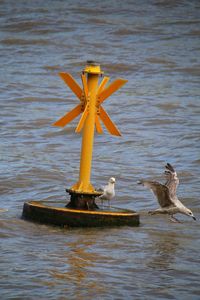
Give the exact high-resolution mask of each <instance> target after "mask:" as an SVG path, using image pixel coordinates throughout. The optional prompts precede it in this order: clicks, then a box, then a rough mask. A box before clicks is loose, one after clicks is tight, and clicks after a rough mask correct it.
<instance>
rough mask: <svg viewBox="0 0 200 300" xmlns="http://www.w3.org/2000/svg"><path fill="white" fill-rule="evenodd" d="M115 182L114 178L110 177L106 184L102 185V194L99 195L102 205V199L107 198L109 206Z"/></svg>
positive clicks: (113, 193)
mask: <svg viewBox="0 0 200 300" xmlns="http://www.w3.org/2000/svg"><path fill="white" fill-rule="evenodd" d="M115 182H116V180H115V178H114V177H111V178H110V179H109V181H108V184H107V185H106V186H104V188H103V190H102V191H103V194H102V195H101V196H99V199H101V203H102V206H103V201H104V200H107V201H108V203H109V206H110V201H111V199H112V198H113V197H114V196H115Z"/></svg>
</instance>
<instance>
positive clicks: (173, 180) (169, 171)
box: [138, 163, 196, 222]
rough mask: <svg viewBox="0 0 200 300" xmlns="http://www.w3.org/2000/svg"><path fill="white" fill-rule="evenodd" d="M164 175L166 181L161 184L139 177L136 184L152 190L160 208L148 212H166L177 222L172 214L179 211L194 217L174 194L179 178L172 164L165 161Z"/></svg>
mask: <svg viewBox="0 0 200 300" xmlns="http://www.w3.org/2000/svg"><path fill="white" fill-rule="evenodd" d="M165 169H166V170H165V175H166V178H167V181H166V183H165V184H161V183H159V182H157V181H150V180H144V179H141V180H140V181H139V182H138V184H142V185H143V186H146V187H148V188H150V189H151V190H152V192H153V193H154V195H155V196H156V198H157V200H158V203H159V205H160V208H158V209H156V210H154V211H150V212H149V213H150V214H152V215H153V214H168V215H169V216H170V219H171V220H172V221H174V222H179V221H178V220H177V219H176V218H175V217H174V216H173V215H175V214H177V213H180V214H184V215H187V216H189V217H192V218H193V219H194V220H196V218H195V217H194V215H193V213H192V211H191V210H190V209H188V208H187V207H186V206H185V205H183V203H181V201H180V200H179V199H178V197H177V195H176V190H177V186H178V184H179V179H178V176H177V173H176V172H175V170H174V168H173V167H172V165H170V164H169V163H167V165H166V166H165Z"/></svg>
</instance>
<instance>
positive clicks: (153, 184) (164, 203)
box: [138, 179, 175, 208]
mask: <svg viewBox="0 0 200 300" xmlns="http://www.w3.org/2000/svg"><path fill="white" fill-rule="evenodd" d="M138 183H139V184H142V185H144V186H146V187H148V188H149V189H151V190H152V192H153V193H154V195H155V196H156V198H157V200H158V203H159V204H160V206H161V207H162V208H164V207H168V206H175V205H174V203H173V201H172V200H171V198H170V194H169V189H168V187H167V186H166V185H163V184H161V183H159V182H157V181H150V180H143V179H142V180H140V181H139V182H138Z"/></svg>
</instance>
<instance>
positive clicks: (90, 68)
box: [83, 60, 104, 74]
mask: <svg viewBox="0 0 200 300" xmlns="http://www.w3.org/2000/svg"><path fill="white" fill-rule="evenodd" d="M83 72H85V73H90V74H103V73H104V72H102V71H101V68H100V64H98V63H96V62H95V61H91V60H88V61H87V65H86V67H85V69H84V70H83Z"/></svg>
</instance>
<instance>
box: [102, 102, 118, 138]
mask: <svg viewBox="0 0 200 300" xmlns="http://www.w3.org/2000/svg"><path fill="white" fill-rule="evenodd" d="M100 118H101V120H102V121H103V123H104V125H105V126H106V128H107V130H108V131H109V132H110V133H111V134H112V135H117V136H121V133H120V131H119V130H118V129H117V126H116V125H115V124H114V123H113V122H112V120H111V119H110V117H109V115H108V114H107V112H106V111H105V110H104V109H103V107H102V106H101V107H100Z"/></svg>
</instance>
